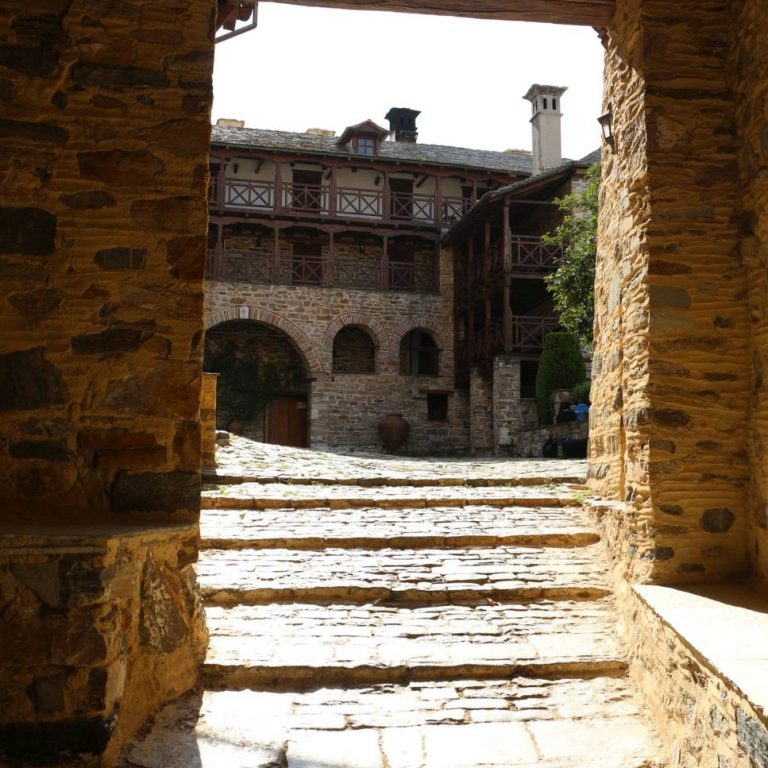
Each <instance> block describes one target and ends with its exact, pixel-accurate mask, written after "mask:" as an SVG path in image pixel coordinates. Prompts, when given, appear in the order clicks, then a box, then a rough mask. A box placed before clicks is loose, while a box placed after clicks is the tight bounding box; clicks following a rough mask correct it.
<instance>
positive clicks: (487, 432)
mask: <svg viewBox="0 0 768 768" xmlns="http://www.w3.org/2000/svg"><path fill="white" fill-rule="evenodd" d="M493 444H494V443H493V384H492V383H491V382H490V381H488V380H486V379H484V378H483V377H482V376H481V375H480V373H479V371H478V370H477V369H476V368H473V369H472V371H471V372H470V374H469V452H470V453H471V454H472V455H473V456H488V455H490V454H492V453H493Z"/></svg>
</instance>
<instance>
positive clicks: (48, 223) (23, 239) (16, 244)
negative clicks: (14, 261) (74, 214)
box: [0, 208, 56, 256]
mask: <svg viewBox="0 0 768 768" xmlns="http://www.w3.org/2000/svg"><path fill="white" fill-rule="evenodd" d="M55 240H56V217H55V216H54V215H53V214H52V213H50V212H49V211H44V210H43V209H42V208H0V253H18V254H21V255H23V256H47V255H48V254H50V253H53V251H54V249H55V247H56V245H55Z"/></svg>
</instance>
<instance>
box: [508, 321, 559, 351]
mask: <svg viewBox="0 0 768 768" xmlns="http://www.w3.org/2000/svg"><path fill="white" fill-rule="evenodd" d="M559 327H560V323H559V322H558V319H557V318H556V317H535V316H531V315H512V316H511V317H510V319H509V327H508V334H507V335H508V339H507V344H508V347H507V351H508V352H514V353H517V354H539V353H541V351H542V350H543V349H544V337H545V336H546V335H547V334H548V333H551V332H552V331H556V330H558V328H559Z"/></svg>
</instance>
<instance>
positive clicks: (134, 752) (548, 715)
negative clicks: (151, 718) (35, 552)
mask: <svg viewBox="0 0 768 768" xmlns="http://www.w3.org/2000/svg"><path fill="white" fill-rule="evenodd" d="M380 479H381V478H379V480H380ZM393 479H395V481H396V482H394V483H392V484H388V483H386V482H380V481H378V480H377V481H376V482H371V483H367V484H357V485H354V484H350V483H344V484H334V483H333V478H327V477H325V478H323V479H322V480H321V481H319V482H317V481H316V482H314V483H309V482H307V481H306V479H303V478H299V479H298V480H297V481H294V478H283V481H282V482H280V481H276V480H277V479H275V478H273V479H272V480H274V481H273V482H269V483H263V482H261V483H259V482H249V478H248V477H247V476H242V475H239V476H238V475H235V476H228V477H227V478H226V481H227V484H226V485H221V484H220V485H219V486H217V487H210V488H209V490H207V491H206V492H205V493H204V498H203V506H204V511H203V515H202V520H201V535H202V551H201V555H200V562H199V564H198V568H197V570H198V576H199V579H200V583H201V587H202V590H203V594H204V596H205V600H206V605H207V616H208V625H209V630H210V633H211V640H210V647H209V652H208V657H207V659H206V662H205V664H204V666H203V670H202V685H203V690H201V691H199V692H196V693H194V694H190V695H188V696H186V697H184V698H182V699H181V700H180V701H179V702H177V703H175V704H173V705H171V706H169V707H167V708H166V709H165V710H164V711H163V712H162V713H161V714H160V715H159V716H158V718H157V719H156V721H155V724H154V727H153V728H152V729H151V730H148V731H147V732H145V733H144V734H142V735H141V736H140V737H139V738H138V739H136V740H135V741H134V743H132V744H130V745H129V746H128V747H127V749H126V750H125V752H124V758H123V763H122V765H123V766H125V767H126V768H128V767H129V766H130V767H133V766H141V768H196V767H197V766H203V767H204V768H212V767H213V766H217V767H218V766H227V768H238V767H241V768H277V767H283V768H341V767H342V766H348V767H349V768H353V767H354V768H367V767H368V766H370V767H371V768H373V767H375V768H459V767H462V768H478V767H480V766H487V767H490V766H515V767H518V766H519V767H520V768H532V767H533V766H549V767H551V768H555V767H556V766H578V767H579V768H587V767H589V768H641V767H642V766H646V767H647V766H656V765H662V764H664V763H663V760H662V757H661V756H662V750H661V747H660V745H659V743H658V741H657V739H656V737H655V736H654V734H653V733H652V731H651V729H650V727H649V725H648V723H647V722H646V720H645V717H644V715H643V711H642V703H641V701H640V700H639V698H638V696H637V695H636V694H635V692H634V691H633V690H632V687H631V684H630V683H629V682H628V681H627V680H626V679H625V677H624V673H625V672H626V663H625V660H624V656H623V653H622V650H621V648H620V646H619V644H618V642H617V639H616V638H615V636H614V632H613V621H614V619H613V604H612V598H611V595H610V590H609V584H608V578H607V574H606V571H605V567H604V564H603V558H602V550H601V544H600V543H599V540H598V537H597V535H596V534H595V532H594V530H593V529H592V528H591V527H590V525H589V524H588V523H587V521H586V519H585V517H584V515H583V513H582V510H581V508H580V506H579V505H578V504H577V503H576V495H577V494H576V493H575V491H576V490H577V489H575V488H574V486H573V485H569V484H568V482H570V481H571V480H572V479H573V478H570V477H562V478H561V477H552V476H546V475H544V476H542V477H536V476H535V473H534V475H533V476H531V474H530V473H528V476H526V477H525V478H522V477H521V478H520V482H519V483H517V482H515V481H514V478H512V479H510V478H508V477H507V478H505V479H502V480H499V481H497V483H496V484H486V483H484V482H475V483H471V484H469V483H467V481H466V480H463V479H462V478H459V477H448V478H446V477H435V478H434V479H433V480H432V484H429V478H421V479H420V480H419V484H418V485H408V484H406V483H404V482H400V480H401V479H402V478H399V477H398V478H393ZM562 480H565V481H567V482H561V481H562ZM217 481H218V482H219V483H221V482H222V478H221V477H219V478H217ZM364 481H365V479H364V478H363V479H361V480H360V482H361V483H363V482H364Z"/></svg>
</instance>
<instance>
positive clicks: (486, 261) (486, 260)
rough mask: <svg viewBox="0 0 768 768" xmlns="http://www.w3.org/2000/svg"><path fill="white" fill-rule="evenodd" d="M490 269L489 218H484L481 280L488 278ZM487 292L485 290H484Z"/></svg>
mask: <svg viewBox="0 0 768 768" xmlns="http://www.w3.org/2000/svg"><path fill="white" fill-rule="evenodd" d="M490 271H491V220H490V219H486V220H485V225H484V226H483V280H484V281H485V280H487V279H488V275H489V273H490ZM486 292H487V291H486Z"/></svg>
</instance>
